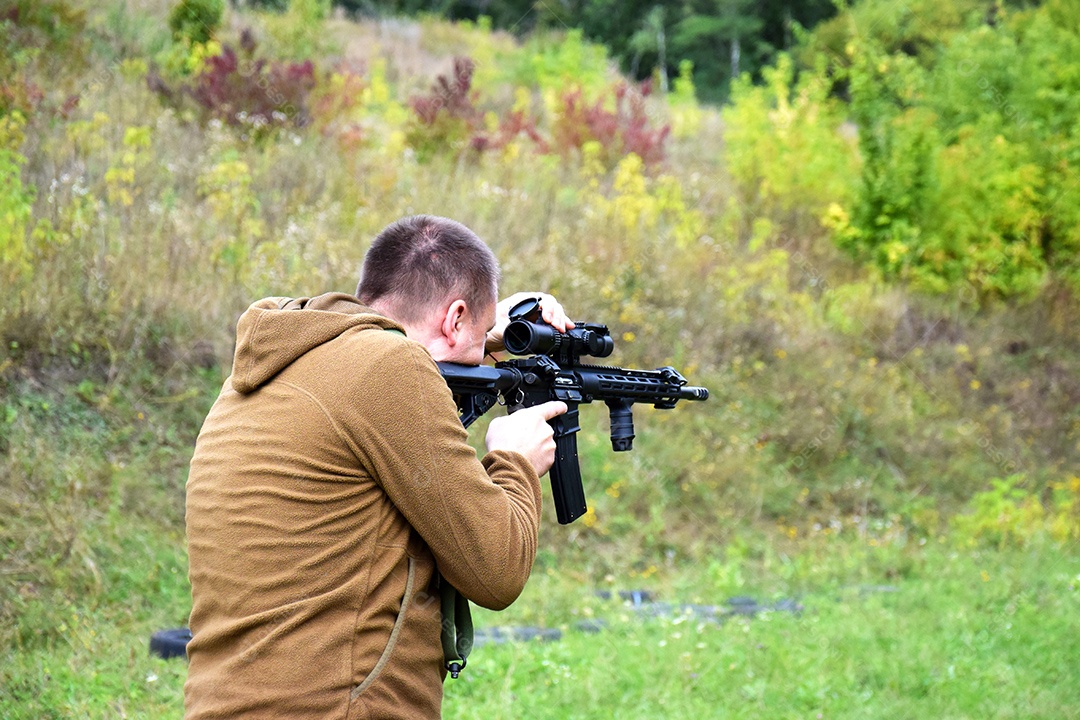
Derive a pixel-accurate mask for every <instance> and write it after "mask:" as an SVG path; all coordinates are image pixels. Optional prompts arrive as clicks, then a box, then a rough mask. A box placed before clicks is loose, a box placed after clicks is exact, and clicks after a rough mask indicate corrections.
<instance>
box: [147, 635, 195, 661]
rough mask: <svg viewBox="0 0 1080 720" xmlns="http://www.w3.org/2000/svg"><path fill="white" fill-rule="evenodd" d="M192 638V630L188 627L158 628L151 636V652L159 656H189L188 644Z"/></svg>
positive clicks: (166, 657)
mask: <svg viewBox="0 0 1080 720" xmlns="http://www.w3.org/2000/svg"><path fill="white" fill-rule="evenodd" d="M188 640H191V631H190V630H188V629H187V628H176V629H173V630H158V631H157V632H156V633H154V634H153V635H151V636H150V653H151V654H152V655H157V656H158V657H162V658H165V659H166V660H168V659H169V658H174V657H184V658H186V657H187V644H188Z"/></svg>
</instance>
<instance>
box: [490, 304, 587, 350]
mask: <svg viewBox="0 0 1080 720" xmlns="http://www.w3.org/2000/svg"><path fill="white" fill-rule="evenodd" d="M527 298H540V316H541V317H542V318H543V319H544V322H546V323H547V324H548V325H551V326H552V327H553V328H555V329H556V330H558V331H559V332H566V331H567V330H571V329H573V327H574V321H573V320H571V319H570V318H568V317H567V316H566V313H565V312H563V306H562V305H560V304H559V301H558V300H556V299H555V298H554V297H553V296H551V295H548V294H546V293H540V292H519V293H514V294H513V295H511V296H510V297H508V298H506V299H505V300H501V301H500V302H499V304H498V305H496V306H495V327H493V328H492V329H491V330H490V331H489V332H488V334H487V341H486V342H485V344H484V350H485V351H486V352H489V353H493V352H501V351H502V350H505V349H506V348H505V347H504V346H503V331H504V330H506V326H507V325H509V324H510V309H511V308H512V307H514V306H515V305H517V304H518V303H519V302H521V301H522V300H525V299H527Z"/></svg>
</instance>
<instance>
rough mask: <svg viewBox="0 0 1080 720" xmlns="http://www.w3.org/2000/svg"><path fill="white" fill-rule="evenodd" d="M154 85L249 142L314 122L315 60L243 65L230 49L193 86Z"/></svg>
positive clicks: (245, 61) (162, 82)
mask: <svg viewBox="0 0 1080 720" xmlns="http://www.w3.org/2000/svg"><path fill="white" fill-rule="evenodd" d="M150 84H151V87H153V88H154V89H155V90H156V91H157V92H158V94H159V95H161V96H162V97H163V98H165V99H166V100H168V101H171V102H173V103H183V101H184V99H185V98H191V99H192V100H194V102H195V103H196V104H197V105H198V106H199V107H200V108H201V109H202V111H203V117H204V119H212V118H216V119H218V120H220V121H222V122H224V123H225V124H227V125H230V126H233V127H237V128H242V129H243V131H244V134H243V137H244V138H252V139H261V138H264V137H266V136H267V135H269V134H271V133H272V132H273V131H274V130H276V129H280V128H284V127H303V126H304V125H306V124H307V123H308V100H309V96H310V94H311V92H312V90H313V89H314V88H315V66H314V64H313V63H312V62H311V61H310V60H307V61H305V62H302V63H288V62H270V61H268V60H266V59H264V58H259V59H251V58H247V59H243V60H241V59H240V58H239V57H238V56H237V54H236V52H235V51H234V50H233V49H232V48H231V47H228V46H225V47H224V48H223V49H222V51H221V53H220V54H218V55H214V56H213V57H210V58H208V59H207V60H206V62H205V65H204V67H203V70H202V72H200V73H199V74H198V75H197V76H196V77H195V78H194V79H193V80H192V81H190V82H189V83H186V84H184V85H181V86H180V87H178V88H170V87H169V86H168V83H167V82H166V81H165V80H164V79H163V78H161V77H160V76H159V75H152V76H151V77H150Z"/></svg>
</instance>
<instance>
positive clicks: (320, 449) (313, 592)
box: [184, 293, 540, 720]
mask: <svg viewBox="0 0 1080 720" xmlns="http://www.w3.org/2000/svg"><path fill="white" fill-rule="evenodd" d="M387 329H398V330H400V329H401V328H400V326H398V325H396V324H395V323H394V322H392V321H391V320H388V319H387V318H385V317H382V316H379V315H377V314H375V313H374V312H373V311H371V310H370V309H368V308H366V307H364V306H363V305H361V304H360V303H359V302H358V301H357V300H356V298H355V297H352V296H351V295H345V294H341V293H332V294H328V295H323V296H320V297H316V298H310V299H309V298H300V299H296V300H290V299H288V298H268V299H266V300H261V301H259V302H257V303H255V304H253V305H252V306H251V307H250V308H249V309H248V310H247V312H245V313H244V315H243V316H242V317H241V318H240V322H239V324H238V325H237V346H236V357H235V360H234V363H233V374H232V376H231V377H230V378H229V379H227V380H226V381H225V384H224V387H223V388H222V391H221V395H220V396H219V397H218V399H217V401H216V402H215V403H214V406H213V408H212V409H211V410H210V414H209V415H208V416H207V418H206V422H205V424H204V425H203V428H202V431H201V432H200V433H199V438H198V441H197V443H196V446H195V454H194V457H193V458H192V461H191V474H190V476H189V479H188V484H187V534H188V552H189V558H190V570H189V576H190V579H191V592H192V600H193V605H192V611H191V629H192V631H193V633H194V637H193V639H192V640H191V642H190V644H189V645H188V655H189V657H190V666H189V669H188V679H187V684H186V685H185V686H184V701H185V706H186V711H187V712H186V716H185V717H186V718H189V719H192V720H194V719H195V718H240V717H245V718H246V717H251V718H256V717H258V718H349V719H352V718H391V717H394V718H396V717H402V718H405V717H408V718H418V717H438V716H439V713H440V706H441V702H442V680H443V676H444V674H445V671H444V670H443V667H442V666H443V662H442V649H441V645H440V621H441V617H440V609H439V602H438V593H437V591H436V590H435V589H434V588H433V587H432V579H433V577H434V574H435V569H436V567H438V569H439V570H440V571H441V573H442V575H443V576H444V577H445V578H446V579H447V580H448V581H449V582H450V583H452V584H453V585H454V586H455V587H456V588H457V589H458V590H459V591H460V592H461V593H462V594H463V595H465V596H466V597H467V598H469V599H470V600H472V601H473V602H475V603H477V604H479V605H482V606H484V607H488V608H493V609H501V608H504V607H506V606H507V605H509V604H510V603H511V602H513V601H514V600H515V599H516V598H517V596H518V594H519V593H520V592H521V590H522V588H523V587H524V584H525V581H526V579H527V578H528V576H529V571H530V569H531V567H532V563H533V559H534V558H535V555H536V540H537V531H538V528H539V523H540V482H539V479H538V478H537V476H536V473H535V471H534V470H533V468H532V466H531V464H530V463H529V462H528V460H527V459H526V458H525V457H524V456H522V455H521V454H519V453H515V452H503V451H496V452H492V453H488V454H487V455H486V456H485V457H484V458H483V460H482V461H481V460H479V459H477V456H476V452H475V451H474V450H473V449H472V447H470V446H469V445H468V443H467V442H466V439H467V435H466V432H465V430H464V429H463V428H462V427H461V423H460V422H459V421H458V418H457V410H456V408H455V406H454V402H453V398H452V397H451V394H450V391H449V389H448V388H447V386H446V383H445V382H444V381H443V379H442V377H441V376H440V375H439V371H438V368H437V367H436V365H435V362H434V361H433V360H432V358H431V355H430V354H429V353H428V352H427V350H426V349H425V348H424V347H423V346H422V345H420V344H418V343H416V342H414V341H412V340H409V339H407V338H406V337H404V336H403V335H400V334H398V333H392V332H384V330H387Z"/></svg>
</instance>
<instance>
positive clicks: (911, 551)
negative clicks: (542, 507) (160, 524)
mask: <svg viewBox="0 0 1080 720" xmlns="http://www.w3.org/2000/svg"><path fill="white" fill-rule="evenodd" d="M120 532H121V530H120V529H117V533H118V534H119V533H120ZM544 532H545V533H547V534H552V533H565V532H566V530H565V529H564V528H558V527H551V526H548V527H547V528H545V530H544ZM122 533H123V536H124V539H123V540H120V539H119V538H118V537H115V538H111V539H106V538H102V543H101V544H99V545H98V547H105V548H108V550H107V552H101V553H100V554H99V560H98V571H99V573H100V587H99V590H98V591H97V592H94V593H89V594H88V595H87V596H84V597H79V596H56V595H52V596H37V595H35V594H34V591H33V584H32V583H26V584H24V585H22V586H21V588H20V591H19V593H18V599H17V600H16V601H15V602H17V603H18V604H19V605H20V607H19V610H20V612H19V616H18V620H17V624H16V627H15V640H14V642H13V643H12V644H10V645H8V646H7V647H6V648H5V649H4V650H3V653H2V655H0V687H2V688H3V693H2V694H0V716H2V717H5V718H12V719H14V718H68V717H79V718H114V717H128V718H167V717H176V718H178V717H181V715H182V707H183V682H184V677H185V669H186V664H185V662H184V661H183V660H180V659H172V660H162V659H159V658H156V657H153V656H151V655H150V654H149V653H148V649H147V648H148V639H149V636H150V634H151V633H152V632H154V631H156V630H160V629H164V628H170V627H177V626H180V625H183V624H185V622H186V618H185V613H186V610H187V608H188V607H189V604H190V600H189V596H188V588H187V584H186V578H185V574H184V571H185V564H184V563H185V559H184V551H183V547H184V546H183V538H182V537H181V536H180V535H179V534H178V533H176V532H162V531H160V530H159V529H158V528H156V527H150V526H147V527H137V526H136V527H132V526H124V527H123V529H122ZM761 543H762V545H761V547H760V553H761V554H760V555H759V556H758V557H748V558H744V559H742V560H740V561H737V562H734V563H732V566H733V567H736V568H737V569H738V571H739V573H740V574H741V576H742V577H741V578H740V582H739V583H738V585H737V590H736V591H737V592H739V593H740V594H745V595H749V596H751V597H755V598H757V599H758V600H759V601H760V602H762V603H763V604H769V602H770V601H771V600H773V599H776V598H781V597H783V598H788V599H797V601H798V603H799V604H800V605H801V606H802V610H801V612H799V613H798V614H794V613H790V612H786V611H773V612H763V613H760V614H758V615H757V616H755V617H752V618H747V617H741V616H735V617H731V618H728V619H726V620H724V621H723V622H715V621H711V620H703V619H701V618H699V617H696V616H693V615H688V614H684V613H683V612H680V611H679V610H678V609H676V611H675V612H674V613H673V614H671V615H668V616H664V617H643V616H641V615H640V614H639V613H637V612H635V610H634V609H633V607H632V605H631V604H630V603H629V602H627V601H621V600H618V599H603V598H601V597H598V596H597V595H596V594H595V593H594V590H595V589H596V588H597V587H611V588H619V587H631V586H633V587H637V586H640V585H641V583H642V580H641V578H632V577H610V576H609V577H607V578H606V579H605V578H600V579H597V580H596V581H590V580H585V581H582V580H581V579H580V573H574V572H570V573H563V572H562V571H561V570H559V569H557V568H555V567H554V566H549V567H548V568H547V569H544V568H543V567H542V566H541V567H538V569H537V573H536V574H535V576H534V577H533V578H532V579H531V580H530V583H529V585H528V587H527V589H526V591H525V594H524V595H523V596H522V598H521V599H520V600H519V601H518V602H517V603H516V604H515V605H513V606H512V607H511V608H510V609H508V610H507V611H505V612H503V613H492V612H485V611H475V612H476V616H477V625H478V627H492V626H502V627H512V626H521V625H528V626H540V627H549V628H559V629H561V630H562V631H563V632H562V638H561V639H560V640H557V641H551V642H541V641H529V642H517V643H507V644H499V645H495V644H488V645H483V646H481V647H478V648H477V649H476V650H475V651H474V654H473V656H472V657H471V658H470V661H469V665H468V667H467V669H466V671H465V673H464V674H463V675H462V677H461V678H460V679H458V680H456V681H452V680H447V683H446V699H445V703H444V711H445V716H446V717H451V718H452V717H460V718H524V717H527V718H611V717H616V718H656V717H668V718H705V717H708V718H760V717H769V718H817V717H822V718H871V717H872V718H980V719H981V718H1072V717H1080V668H1078V666H1077V663H1076V660H1077V658H1078V657H1080V557H1077V556H1076V555H1075V553H1068V552H1063V551H1062V550H1061V549H1060V548H1059V547H1057V546H1055V545H1051V544H1047V545H1042V546H1039V547H1032V548H1029V549H1026V550H1015V549H1014V550H1007V551H998V550H979V551H974V552H968V551H963V552H961V551H958V550H955V549H953V548H951V547H949V546H947V545H945V544H941V543H937V542H932V543H927V544H926V545H923V546H919V545H918V544H916V543H906V544H900V543H896V544H888V545H885V546H879V547H872V546H870V545H867V544H866V543H865V542H860V541H859V539H858V538H855V537H852V538H839V539H837V538H833V539H829V540H824V541H821V540H817V541H814V540H808V541H805V542H804V543H802V544H795V545H791V544H789V543H785V549H784V550H783V551H779V550H776V549H774V548H773V545H772V544H771V543H770V542H769V541H768V540H766V539H764V538H762V539H761ZM572 559H573V558H572V557H567V558H565V560H567V561H570V560H572ZM715 570H716V569H715V568H712V569H709V568H705V569H702V568H670V569H665V570H663V571H660V572H659V573H657V574H654V575H653V576H652V577H650V578H649V579H648V580H647V581H646V585H647V586H648V587H650V588H651V589H652V590H653V592H654V593H656V594H657V596H658V597H659V598H660V599H662V600H666V601H670V602H672V603H673V604H674V605H676V606H678V605H681V604H683V603H687V604H689V603H694V604H699V605H700V604H723V602H724V601H725V600H727V599H728V597H729V594H728V593H730V592H732V589H731V588H732V586H731V585H730V584H729V585H727V587H726V588H725V586H724V583H723V582H718V573H717V572H716V571H715ZM721 575H722V574H721ZM635 582H636V583H638V585H633V583H635ZM583 620H589V621H591V622H593V623H595V624H598V625H600V627H601V629H600V630H599V632H585V631H583V630H581V629H579V627H580V623H581V622H582V621H583Z"/></svg>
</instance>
